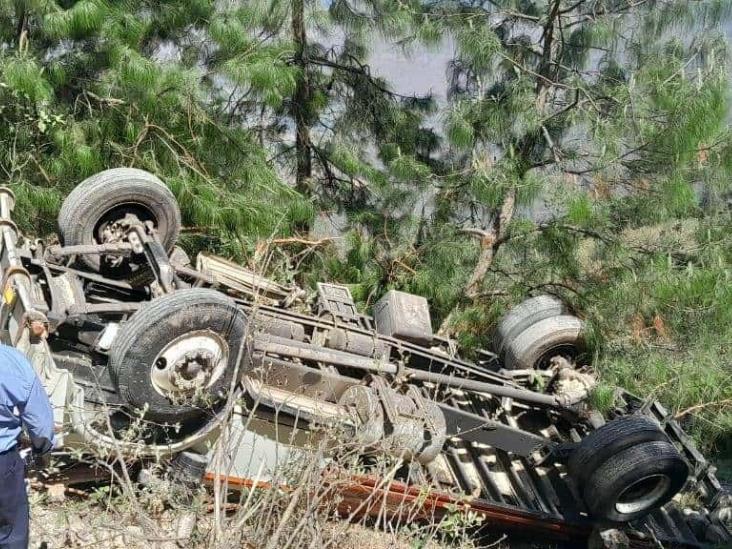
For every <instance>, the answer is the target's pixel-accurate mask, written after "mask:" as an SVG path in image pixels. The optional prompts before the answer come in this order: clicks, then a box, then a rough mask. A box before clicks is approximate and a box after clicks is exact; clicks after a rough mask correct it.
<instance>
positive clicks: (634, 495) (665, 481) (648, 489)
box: [615, 474, 671, 515]
mask: <svg viewBox="0 0 732 549" xmlns="http://www.w3.org/2000/svg"><path fill="white" fill-rule="evenodd" d="M670 486H671V479H670V478H669V477H668V476H667V475H665V474H656V475H647V476H645V477H643V478H641V479H638V480H637V481H635V482H634V483H633V484H631V485H630V486H628V487H627V488H625V489H624V490H623V491H622V492H621V493H620V495H619V496H618V499H617V501H616V502H615V510H616V511H617V512H618V513H621V514H623V515H631V514H634V513H638V512H641V511H645V510H646V509H650V508H651V507H654V505H655V504H656V503H657V502H658V501H659V500H660V499H661V498H662V497H663V496H664V495H665V494H666V493H667V492H668V489H669V487H670Z"/></svg>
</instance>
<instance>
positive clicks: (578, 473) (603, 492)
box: [567, 416, 689, 523]
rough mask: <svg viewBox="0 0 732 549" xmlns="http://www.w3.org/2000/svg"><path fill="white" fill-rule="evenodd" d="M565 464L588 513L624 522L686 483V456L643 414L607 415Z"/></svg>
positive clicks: (665, 500)
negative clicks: (608, 419) (608, 417)
mask: <svg viewBox="0 0 732 549" xmlns="http://www.w3.org/2000/svg"><path fill="white" fill-rule="evenodd" d="M567 467H568V470H569V474H570V476H571V478H572V479H573V480H574V482H575V484H576V486H577V488H578V491H579V493H580V495H581V497H582V499H583V500H584V503H585V506H586V507H587V510H588V511H589V513H590V514H591V515H592V516H593V517H595V518H597V519H601V520H605V521H609V522H617V523H622V522H629V521H632V520H635V519H638V518H640V517H643V516H645V515H647V514H648V513H650V512H652V511H654V510H655V509H658V508H659V507H662V506H663V505H665V504H666V503H668V502H669V501H670V500H671V499H672V498H673V497H674V496H675V495H676V494H677V493H678V492H679V490H681V489H682V488H683V486H684V484H685V483H686V479H687V477H688V474H689V469H688V466H687V465H686V462H685V461H684V459H683V458H682V457H681V454H679V452H678V450H677V449H676V447H675V446H674V445H673V444H671V442H670V441H669V439H668V437H666V435H665V434H664V433H663V432H662V431H661V430H660V428H659V426H658V424H657V423H656V422H655V421H653V420H652V419H650V418H647V417H645V416H627V417H623V418H620V419H616V420H614V421H610V422H608V423H606V424H605V425H603V426H602V427H600V428H599V429H597V430H596V431H594V432H593V433H591V434H590V435H588V436H587V437H586V438H585V439H583V440H582V442H580V444H579V446H578V447H577V449H576V450H575V451H574V453H573V454H572V455H571V456H570V459H569V462H568V465H567Z"/></svg>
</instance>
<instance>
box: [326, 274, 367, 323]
mask: <svg viewBox="0 0 732 549" xmlns="http://www.w3.org/2000/svg"><path fill="white" fill-rule="evenodd" d="M323 313H330V314H331V315H333V317H335V318H337V319H341V320H343V321H345V322H355V323H357V322H358V319H359V314H358V310H357V309H356V304H355V303H354V301H353V297H352V296H351V291H350V290H349V289H348V288H347V287H346V286H341V285H340V284H325V283H323V282H318V314H319V315H322V314H323Z"/></svg>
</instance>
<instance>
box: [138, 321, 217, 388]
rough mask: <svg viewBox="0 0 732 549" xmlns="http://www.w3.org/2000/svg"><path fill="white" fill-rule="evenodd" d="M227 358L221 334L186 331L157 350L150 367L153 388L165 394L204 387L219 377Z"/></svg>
mask: <svg viewBox="0 0 732 549" xmlns="http://www.w3.org/2000/svg"><path fill="white" fill-rule="evenodd" d="M228 359H229V350H228V345H227V344H226V342H225V341H224V340H223V338H221V336H219V335H218V334H216V333H214V332H212V331H210V330H197V331H195V332H189V333H187V334H184V335H182V336H180V337H178V338H176V339H174V340H173V341H171V342H170V343H168V345H166V346H165V347H164V348H163V350H162V351H161V352H160V353H158V355H157V357H156V358H155V361H154V362H153V365H152V368H151V370H150V377H151V380H152V384H153V387H154V388H155V390H156V391H157V392H158V393H160V394H161V395H163V396H165V397H172V396H181V395H186V394H191V393H195V392H196V391H200V390H203V389H207V388H209V387H211V386H212V385H213V384H214V383H215V382H216V381H217V380H218V379H219V378H221V376H222V375H223V373H224V371H225V370H226V365H227V363H228Z"/></svg>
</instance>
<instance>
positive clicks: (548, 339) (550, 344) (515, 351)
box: [504, 315, 585, 370]
mask: <svg viewBox="0 0 732 549" xmlns="http://www.w3.org/2000/svg"><path fill="white" fill-rule="evenodd" d="M583 331H584V323H583V322H582V321H581V320H580V319H579V318H577V317H574V316H570V315H562V316H552V317H550V318H545V319H544V320H540V321H539V322H536V323H535V324H532V325H531V326H529V327H528V328H526V329H525V330H524V331H523V332H521V333H520V334H519V335H517V336H516V337H515V338H514V339H513V341H511V344H510V345H509V346H508V348H507V349H506V356H505V359H504V367H505V368H506V369H507V370H530V369H532V368H544V367H546V366H548V361H549V359H551V358H552V357H553V356H556V355H561V356H564V357H567V358H570V359H572V358H575V357H577V356H580V355H581V354H582V353H583V352H584V350H585V344H584V337H583Z"/></svg>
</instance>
